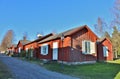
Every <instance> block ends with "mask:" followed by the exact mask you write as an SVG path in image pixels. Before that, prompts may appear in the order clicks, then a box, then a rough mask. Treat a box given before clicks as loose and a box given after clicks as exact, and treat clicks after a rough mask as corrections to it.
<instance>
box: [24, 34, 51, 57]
mask: <svg viewBox="0 0 120 79" xmlns="http://www.w3.org/2000/svg"><path fill="white" fill-rule="evenodd" d="M52 35H53V34H52V33H50V34H47V35H45V36H42V37H39V38H38V39H36V40H34V41H31V42H29V43H27V44H25V45H24V49H25V50H26V51H28V50H29V49H33V55H32V56H33V57H36V58H38V54H39V52H38V48H39V46H38V42H39V41H41V40H43V39H45V38H47V37H49V36H52Z"/></svg>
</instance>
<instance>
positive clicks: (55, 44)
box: [53, 42, 58, 60]
mask: <svg viewBox="0 0 120 79" xmlns="http://www.w3.org/2000/svg"><path fill="white" fill-rule="evenodd" d="M53 60H58V42H54V43H53Z"/></svg>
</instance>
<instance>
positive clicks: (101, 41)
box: [99, 37, 112, 44]
mask: <svg viewBox="0 0 120 79" xmlns="http://www.w3.org/2000/svg"><path fill="white" fill-rule="evenodd" d="M105 40H108V41H109V42H110V43H111V41H110V39H108V38H107V37H105V38H102V39H99V42H100V43H103V42H104V41H105ZM111 44H112V43H111Z"/></svg>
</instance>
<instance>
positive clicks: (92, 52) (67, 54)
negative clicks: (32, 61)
mask: <svg viewBox="0 0 120 79" xmlns="http://www.w3.org/2000/svg"><path fill="white" fill-rule="evenodd" d="M24 42H25V41H24ZM27 42H28V41H27ZM30 48H33V49H34V51H33V52H34V55H33V56H34V57H36V58H39V59H44V60H57V61H59V62H61V61H63V62H64V63H87V62H95V61H107V60H113V53H112V44H111V41H110V40H109V39H108V38H104V39H99V38H98V37H97V36H96V34H94V33H93V32H92V30H90V28H89V27H88V26H87V25H84V26H80V27H77V28H73V29H70V30H67V31H65V32H62V33H60V34H52V33H51V34H48V35H46V36H43V37H41V38H39V39H36V40H34V41H32V42H29V43H27V44H25V43H23V41H22V42H21V41H19V42H18V44H17V47H16V49H14V47H13V50H14V52H16V53H19V52H20V51H21V50H28V49H30Z"/></svg>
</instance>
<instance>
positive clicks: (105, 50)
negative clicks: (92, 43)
mask: <svg viewBox="0 0 120 79" xmlns="http://www.w3.org/2000/svg"><path fill="white" fill-rule="evenodd" d="M97 53H98V56H97V59H98V60H99V61H107V60H113V52H112V43H111V41H110V40H109V39H108V38H103V39H102V40H100V41H98V45H97Z"/></svg>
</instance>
